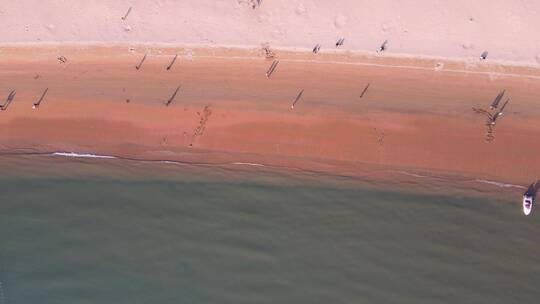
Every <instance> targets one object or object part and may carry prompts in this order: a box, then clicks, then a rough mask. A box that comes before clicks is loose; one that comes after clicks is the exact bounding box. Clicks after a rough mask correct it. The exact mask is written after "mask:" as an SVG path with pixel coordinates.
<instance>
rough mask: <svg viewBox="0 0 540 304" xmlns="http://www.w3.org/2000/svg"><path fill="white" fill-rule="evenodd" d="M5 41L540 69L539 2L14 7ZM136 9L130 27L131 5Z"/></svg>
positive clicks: (1, 15)
mask: <svg viewBox="0 0 540 304" xmlns="http://www.w3.org/2000/svg"><path fill="white" fill-rule="evenodd" d="M4 2H5V3H2V6H1V7H0V26H1V27H2V35H1V36H0V43H29V42H41V43H42V42H62V43H65V42H83V43H90V42H100V43H110V42H128V43H134V42H145V43H172V44H178V43H180V44H197V45H205V46H223V45H229V46H252V47H253V46H259V45H260V44H261V43H269V44H270V45H271V46H274V47H277V46H279V47H290V48H304V49H309V50H311V49H312V48H313V47H314V46H315V45H316V44H321V45H322V48H321V51H322V52H328V51H330V50H332V49H335V45H334V44H335V42H336V41H337V40H338V39H339V38H341V37H343V38H345V42H344V44H343V46H342V47H341V48H340V49H342V50H348V51H352V50H355V51H366V52H372V53H374V52H375V51H376V50H377V49H378V48H379V46H380V45H381V44H382V43H383V42H384V41H385V40H388V45H387V50H386V53H388V54H406V55H410V56H419V55H422V56H443V57H452V58H459V59H466V60H470V61H472V62H475V61H477V60H478V58H479V56H480V54H481V53H482V52H483V51H488V53H489V56H488V58H489V59H490V60H496V61H511V62H514V63H520V64H538V63H539V61H540V44H538V43H537V39H535V37H538V33H537V29H538V28H539V26H540V2H538V1H535V0H520V1H504V0H477V1H468V0H456V1H432V0H414V1H411V0H409V1H396V0H377V1H359V0H336V1H325V0H318V1H317V0H298V1H297V0H295V1H290V0H264V1H261V5H260V6H259V7H258V8H256V9H252V8H251V7H252V6H251V3H252V2H255V1H251V0H199V1H168V0H154V1H145V0H138V1H137V0H135V1H127V0H119V1H83V0H73V1H60V0H48V1H39V0H20V1H4ZM130 7H131V8H132V10H131V11H130V13H129V14H128V16H127V18H125V20H123V19H122V17H124V16H125V14H126V13H127V11H128V9H129V8H130Z"/></svg>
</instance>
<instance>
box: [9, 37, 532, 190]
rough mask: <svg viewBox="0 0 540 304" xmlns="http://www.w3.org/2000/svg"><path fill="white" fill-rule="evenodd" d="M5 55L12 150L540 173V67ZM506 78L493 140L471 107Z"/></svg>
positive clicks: (526, 176)
mask: <svg viewBox="0 0 540 304" xmlns="http://www.w3.org/2000/svg"><path fill="white" fill-rule="evenodd" d="M146 53H149V54H150V55H148V57H147V59H146V61H145V62H144V64H143V65H142V67H141V69H140V70H136V69H135V65H137V64H138V63H139V62H140V60H141V58H142V57H143V56H144V54H146ZM176 53H178V54H180V55H179V59H178V62H176V63H175V65H174V67H173V68H172V69H171V70H169V71H167V70H166V68H165V67H166V66H167V65H168V64H169V63H170V62H171V60H172V58H173V57H174V54H176ZM188 53H189V56H188ZM2 54H3V57H4V58H5V60H3V61H2V62H1V63H0V71H1V72H0V92H2V95H4V96H7V94H8V93H9V92H10V91H11V90H12V89H15V90H17V95H16V98H15V100H14V101H13V102H12V104H11V105H10V106H9V108H8V109H7V110H6V111H3V112H1V113H0V127H1V128H2V130H3V132H2V133H0V143H1V148H2V150H3V151H4V152H6V151H19V152H24V151H34V152H51V151H75V152H85V153H96V154H105V155H117V156H125V157H132V158H142V159H167V160H193V161H206V162H220V161H222V160H228V161H239V162H253V163H264V164H274V165H284V166H290V167H299V168H303V169H317V170H324V171H329V172H347V173H349V174H354V172H355V167H356V166H361V165H363V164H372V165H383V166H392V167H403V168H416V169H422V170H428V171H441V172H449V173H452V174H457V175H467V176H474V177H478V178H488V179H496V180H502V181H508V182H514V183H527V181H529V180H531V179H533V178H535V177H536V176H538V174H539V172H538V171H539V169H540V167H539V166H538V165H537V160H536V151H537V150H538V149H539V148H540V147H539V145H540V143H538V141H535V140H534V138H536V136H537V134H539V131H540V124H539V123H538V121H537V118H536V116H537V114H538V113H539V112H540V105H539V104H538V103H537V100H538V99H539V97H540V96H539V93H538V92H540V90H539V89H540V88H539V86H540V83H539V82H538V79H537V77H538V75H537V74H536V71H535V70H531V69H525V68H512V67H508V68H507V70H504V69H503V68H501V67H493V68H492V69H495V70H497V72H490V71H485V70H483V69H482V68H478V69H477V70H475V69H471V68H469V69H462V68H463V66H460V65H458V64H455V63H451V62H449V63H447V64H446V65H445V66H446V67H448V70H435V69H433V62H428V61H417V60H409V61H407V60H402V61H401V63H400V62H396V60H395V59H388V62H386V61H385V60H384V59H378V61H376V62H374V61H373V60H370V59H365V58H363V57H354V56H349V57H347V60H346V61H344V62H342V63H336V62H335V60H334V59H335V58H331V56H328V57H322V58H321V59H320V60H319V59H314V58H313V56H312V54H304V55H299V54H295V53H291V54H287V53H283V54H281V55H280V63H279V66H278V67H277V68H276V70H275V72H274V74H273V75H272V76H271V77H270V78H267V77H266V76H265V72H266V70H267V69H268V67H269V66H270V63H271V60H267V59H265V58H264V56H262V55H261V56H258V57H257V54H256V52H255V51H243V50H236V51H234V50H230V49H224V50H222V52H221V53H220V51H218V50H208V49H202V50H194V49H190V50H186V49H150V50H148V49H145V48H140V49H135V50H131V51H130V50H128V48H127V47H122V48H96V47H92V48H40V49H34V48H3V49H2ZM60 54H62V56H65V57H66V58H67V60H68V61H67V62H66V63H61V62H59V61H58V60H57V57H58V56H59V55H60ZM338 57H339V56H338ZM452 64H454V66H452ZM484 69H486V68H484ZM367 83H370V87H369V90H368V91H367V93H366V94H365V96H364V97H362V98H360V97H359V96H360V94H361V93H362V91H363V89H364V87H365V85H366V84H367ZM178 85H181V88H180V90H179V92H178V94H177V95H176V97H175V99H174V100H173V102H172V103H171V104H170V105H169V106H166V102H167V100H168V99H169V98H170V97H171V95H172V94H173V93H174V91H175V89H176V88H177V87H178ZM45 88H49V91H48V93H47V96H46V97H45V98H44V100H43V101H42V103H41V105H40V106H39V108H38V109H34V110H33V109H32V104H33V103H34V102H35V101H36V100H38V99H39V98H40V96H41V95H42V92H43V90H44V89H45ZM300 88H303V89H304V90H305V91H304V93H303V95H302V98H301V99H300V100H299V101H298V103H297V104H296V106H295V107H294V110H291V109H290V106H291V103H292V102H293V101H294V99H295V97H296V96H297V94H298V92H299V90H300ZM502 88H505V89H506V90H507V94H508V96H510V97H511V103H510V105H509V106H508V108H507V110H506V111H505V114H504V115H503V116H502V117H501V118H499V120H498V121H497V125H496V126H495V129H494V130H495V132H494V135H495V139H494V140H493V141H492V142H486V141H485V134H486V127H485V125H484V124H485V118H484V117H483V116H480V115H478V114H475V113H474V112H473V111H472V107H480V108H488V107H489V104H490V103H491V101H492V99H493V98H494V97H495V95H496V94H497V93H498V92H499V91H500V90H501V89H502ZM128 100H129V102H127V101H128Z"/></svg>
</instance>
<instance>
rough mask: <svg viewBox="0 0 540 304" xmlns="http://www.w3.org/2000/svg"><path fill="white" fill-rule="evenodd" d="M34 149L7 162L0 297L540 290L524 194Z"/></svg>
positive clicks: (193, 299) (209, 299)
mask: <svg viewBox="0 0 540 304" xmlns="http://www.w3.org/2000/svg"><path fill="white" fill-rule="evenodd" d="M8 161H10V160H8ZM25 161H26V160H25ZM25 161H20V163H15V165H13V164H12V165H10V166H6V161H4V162H1V163H2V164H3V167H4V169H5V170H2V172H3V174H2V177H0V304H15V303H69V304H75V303H310V304H312V303H536V302H538V300H539V299H540V291H539V290H538V288H539V287H538V284H539V282H540V266H539V262H540V257H539V255H538V254H539V252H540V251H539V249H540V243H539V242H538V240H539V237H538V231H539V228H540V224H539V221H538V217H537V216H535V214H534V213H533V214H532V215H531V216H529V217H525V216H523V215H522V213H521V211H520V206H519V202H518V201H516V202H512V201H506V200H504V199H488V198H487V196H486V197H482V196H467V195H458V196H454V195H448V194H447V193H440V194H437V195H434V194H420V193H418V194H414V193H412V192H410V191H409V192H399V191H397V190H395V189H387V190H376V189H373V188H368V187H361V186H351V184H348V185H346V186H340V185H339V181H337V182H327V181H328V177H326V178H325V179H324V180H321V181H319V182H313V180H312V181H311V182H307V183H302V182H301V178H295V177H294V176H292V175H294V174H280V173H277V172H270V173H269V172H265V173H262V172H261V171H257V170H253V171H250V172H247V173H246V172H243V173H241V174H238V175H237V176H235V171H234V170H225V171H223V172H221V173H219V174H216V175H211V176H208V177H207V176H206V175H205V170H206V171H215V170H221V169H216V168H204V169H201V170H198V169H196V168H195V169H194V168H185V167H183V166H176V167H175V168H174V169H168V170H165V171H159V170H157V171H152V170H153V169H152V166H154V165H152V164H147V165H144V168H142V169H141V168H138V169H132V168H131V167H130V166H132V165H131V164H129V163H128V164H125V163H123V164H122V165H116V163H115V162H116V161H115V160H112V161H111V160H85V161H84V162H80V161H77V160H73V161H72V160H66V161H65V162H63V163H62V164H61V166H59V165H58V164H51V168H50V169H48V170H37V169H36V170H34V169H33V168H34V167H32V166H28V165H24V164H25ZM40 161H41V160H40ZM118 163H120V162H118ZM18 167H21V169H20V170H17V168H18ZM101 167H103V168H104V169H103V172H102V173H99V172H100V168H101ZM6 168H9V172H8V170H7V169H6ZM66 168H71V169H69V170H67V169H66ZM90 169H91V170H90ZM171 170H174V171H173V172H174V173H173V174H171ZM60 171H62V172H61V173H59V172H60ZM48 172H49V173H48ZM85 172H91V173H88V174H85ZM260 174H263V175H264V176H265V177H264V178H257V175H260ZM315 179H316V177H315ZM533 212H534V211H533Z"/></svg>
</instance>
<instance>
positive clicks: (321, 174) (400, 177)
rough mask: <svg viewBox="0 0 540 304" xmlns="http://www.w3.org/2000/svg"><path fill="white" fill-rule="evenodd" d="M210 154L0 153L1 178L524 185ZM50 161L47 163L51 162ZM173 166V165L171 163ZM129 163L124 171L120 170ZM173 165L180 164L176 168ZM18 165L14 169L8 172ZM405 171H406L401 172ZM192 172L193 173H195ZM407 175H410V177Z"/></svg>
mask: <svg viewBox="0 0 540 304" xmlns="http://www.w3.org/2000/svg"><path fill="white" fill-rule="evenodd" d="M234 157H235V156H231V158H230V159H227V158H222V159H220V160H216V159H214V161H209V162H197V161H191V160H167V159H152V158H128V157H123V156H116V155H97V154H92V153H88V152H86V153H76V152H12V153H10V152H5V151H1V152H0V164H2V166H3V167H4V168H10V167H13V169H14V170H13V171H10V172H5V173H4V178H8V179H9V178H10V177H11V176H16V177H17V178H22V179H25V178H40V177H41V176H47V178H53V179H55V178H98V179H99V178H102V177H106V178H111V179H113V180H117V179H119V180H126V179H127V180H137V179H140V178H142V179H144V180H146V179H151V180H152V179H157V180H159V179H163V178H164V179H166V180H176V179H178V178H179V179H181V180H183V179H185V178H189V176H191V177H192V178H194V181H196V180H198V179H199V178H202V179H203V180H204V179H206V178H209V179H210V180H215V181H221V180H223V178H224V177H225V176H227V179H226V181H227V182H231V183H237V182H239V183H245V182H254V183H261V182H262V183H270V184H273V183H277V184H283V185H285V184H287V185H289V186H291V187H295V185H314V186H316V185H319V186H328V187H336V188H343V189H350V188H358V187H360V188H363V189H366V190H370V191H385V192H388V191H389V192H399V193H408V194H421V195H428V196H430V195H434V196H453V195H457V196H458V197H461V196H466V197H476V198H485V199H495V200H498V201H504V202H510V201H513V200H515V199H516V198H519V197H520V195H521V194H522V192H523V190H525V189H526V187H524V186H522V185H514V184H509V183H506V182H504V181H495V180H484V179H477V178H474V177H473V176H463V175H462V176H459V175H455V174H456V173H449V172H446V173H445V172H433V171H425V170H418V169H414V168H397V167H388V166H373V165H369V164H356V165H355V168H354V169H355V170H354V172H353V171H347V172H338V171H332V170H325V169H321V168H319V169H306V168H305V167H302V166H299V167H289V166H288V165H287V164H264V163H247V162H236V161H234ZM51 166H52V167H51ZM177 166H179V167H177ZM126 168H129V170H128V171H126V170H125V169H126ZM175 168H182V169H181V170H180V171H177V170H176V169H175ZM15 169H17V170H21V171H19V172H18V173H16V174H13V173H12V172H14V171H16V170H15ZM407 170H410V171H407ZM195 176H197V177H195ZM411 178H412V179H411Z"/></svg>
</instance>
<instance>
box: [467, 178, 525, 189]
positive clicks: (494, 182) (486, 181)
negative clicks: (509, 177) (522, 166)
mask: <svg viewBox="0 0 540 304" xmlns="http://www.w3.org/2000/svg"><path fill="white" fill-rule="evenodd" d="M475 181H476V182H479V183H482V184H488V185H494V186H497V187H500V188H520V189H526V188H527V187H523V186H520V185H514V184H506V183H501V182H496V181H491V180H487V179H477V180H475Z"/></svg>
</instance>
